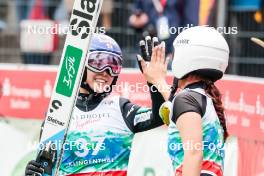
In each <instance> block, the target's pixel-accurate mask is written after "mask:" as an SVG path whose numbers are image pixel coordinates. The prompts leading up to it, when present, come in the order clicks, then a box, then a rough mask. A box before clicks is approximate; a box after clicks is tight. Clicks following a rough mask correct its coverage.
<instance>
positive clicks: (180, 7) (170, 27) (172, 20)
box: [129, 0, 200, 55]
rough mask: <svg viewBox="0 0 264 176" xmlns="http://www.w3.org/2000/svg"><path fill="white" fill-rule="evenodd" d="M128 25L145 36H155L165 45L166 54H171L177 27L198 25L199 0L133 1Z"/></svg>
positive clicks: (177, 30)
mask: <svg viewBox="0 0 264 176" xmlns="http://www.w3.org/2000/svg"><path fill="white" fill-rule="evenodd" d="M134 5H135V9H134V12H133V14H132V15H131V16H130V18H129V23H130V25H131V26H132V27H133V28H135V29H137V30H139V32H142V31H143V33H144V34H145V35H150V36H155V35H156V34H157V36H158V37H159V39H160V40H163V41H165V43H166V46H167V47H166V54H167V55H168V54H170V53H172V51H173V50H172V45H173V41H174V39H175V37H176V36H177V34H178V33H179V32H180V31H179V27H191V26H196V25H198V23H199V5H200V4H199V0H135V4H134Z"/></svg>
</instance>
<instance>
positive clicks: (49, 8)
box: [16, 0, 61, 64]
mask: <svg viewBox="0 0 264 176" xmlns="http://www.w3.org/2000/svg"><path fill="white" fill-rule="evenodd" d="M37 1H38V0H16V7H17V8H16V9H17V19H18V23H19V24H20V22H21V21H22V20H26V19H29V18H30V14H31V12H32V10H33V7H34V5H36V2H37ZM60 1H61V0H41V3H43V11H44V15H45V16H46V17H47V18H49V19H51V20H53V19H54V15H55V10H56V8H57V6H58V5H59V3H60ZM51 57H52V53H22V60H23V62H24V63H25V64H49V63H50V60H51Z"/></svg>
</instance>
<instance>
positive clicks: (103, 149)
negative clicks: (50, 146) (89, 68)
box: [59, 92, 164, 176]
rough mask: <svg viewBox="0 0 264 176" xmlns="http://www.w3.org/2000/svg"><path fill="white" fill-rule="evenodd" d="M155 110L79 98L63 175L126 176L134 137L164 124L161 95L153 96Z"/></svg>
mask: <svg viewBox="0 0 264 176" xmlns="http://www.w3.org/2000/svg"><path fill="white" fill-rule="evenodd" d="M151 99H152V109H153V110H151V109H149V108H143V107H140V106H138V105H136V104H133V103H131V102H130V101H129V100H127V99H125V98H121V97H119V96H107V97H105V98H103V99H100V98H96V97H93V98H92V99H90V98H89V97H88V96H87V95H84V94H80V95H79V97H78V99H77V103H76V107H75V109H74V111H73V117H72V121H71V124H70V128H69V131H68V136H67V140H66V146H67V147H65V150H64V154H63V158H62V162H61V165H60V171H59V173H60V175H71V176H84V175H85V176H105V175H107V176H125V175H127V167H128V160H129V155H130V152H131V144H132V140H133V137H134V134H135V133H137V132H142V131H146V130H149V129H152V128H155V127H158V126H161V125H162V124H163V122H162V120H161V118H160V117H159V113H158V110H159V107H160V105H161V104H162V103H163V102H164V99H163V98H162V96H161V94H160V93H158V92H156V93H155V92H152V93H151Z"/></svg>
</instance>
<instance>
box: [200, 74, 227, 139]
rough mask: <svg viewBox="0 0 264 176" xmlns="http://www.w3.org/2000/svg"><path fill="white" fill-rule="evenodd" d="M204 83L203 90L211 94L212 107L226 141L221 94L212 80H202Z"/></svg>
mask: <svg viewBox="0 0 264 176" xmlns="http://www.w3.org/2000/svg"><path fill="white" fill-rule="evenodd" d="M204 82H205V84H206V88H205V92H206V93H207V94H208V95H210V96H211V98H212V100H213V104H214V108H215V110H216V113H217V116H218V118H219V121H220V124H221V126H222V127H223V129H224V141H226V138H227V137H228V132H227V127H226V119H225V114H224V107H223V104H222V100H221V98H222V95H221V93H220V91H219V90H218V88H217V87H216V86H215V85H214V82H213V81H210V80H206V79H205V80H204Z"/></svg>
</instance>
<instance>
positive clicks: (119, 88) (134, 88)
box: [93, 82, 170, 93]
mask: <svg viewBox="0 0 264 176" xmlns="http://www.w3.org/2000/svg"><path fill="white" fill-rule="evenodd" d="M93 89H94V91H95V92H111V91H112V90H113V91H114V92H116V93H124V92H127V93H137V92H144V93H148V92H150V91H151V92H158V91H162V92H165V91H170V88H169V87H161V86H160V87H159V86H154V85H151V86H149V85H147V84H145V83H135V84H131V83H129V82H121V83H120V84H118V85H100V84H99V85H97V86H94V87H93Z"/></svg>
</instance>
